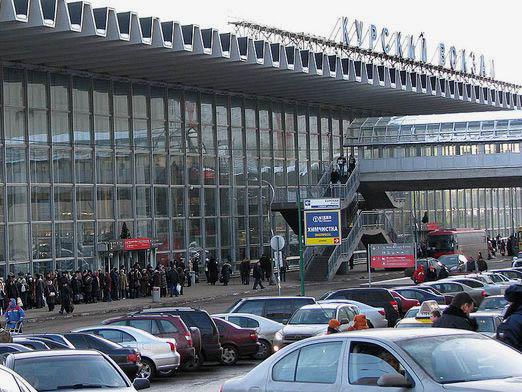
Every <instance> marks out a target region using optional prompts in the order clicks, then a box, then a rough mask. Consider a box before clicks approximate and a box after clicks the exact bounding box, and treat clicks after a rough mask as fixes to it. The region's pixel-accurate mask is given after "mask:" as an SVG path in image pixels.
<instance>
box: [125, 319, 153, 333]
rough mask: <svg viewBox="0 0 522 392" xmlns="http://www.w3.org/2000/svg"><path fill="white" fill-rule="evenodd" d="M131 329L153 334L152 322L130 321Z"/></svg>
mask: <svg viewBox="0 0 522 392" xmlns="http://www.w3.org/2000/svg"><path fill="white" fill-rule="evenodd" d="M129 327H133V328H136V329H141V330H142V331H146V332H148V333H152V320H129Z"/></svg>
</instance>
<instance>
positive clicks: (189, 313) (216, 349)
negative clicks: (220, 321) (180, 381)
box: [135, 307, 223, 366]
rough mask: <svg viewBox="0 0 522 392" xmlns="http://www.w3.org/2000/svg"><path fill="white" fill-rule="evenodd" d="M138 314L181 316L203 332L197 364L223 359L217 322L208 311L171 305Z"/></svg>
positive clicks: (187, 322) (187, 323) (191, 325)
mask: <svg viewBox="0 0 522 392" xmlns="http://www.w3.org/2000/svg"><path fill="white" fill-rule="evenodd" d="M136 314H140V315H149V314H170V315H172V316H179V317H181V319H182V320H183V322H184V323H185V324H186V325H187V327H189V328H197V329H198V330H199V331H200V333H201V350H200V351H199V352H196V354H197V355H198V360H199V361H198V363H197V364H196V366H199V365H201V364H202V363H203V362H220V361H221V354H222V351H223V350H222V348H221V344H220V342H219V332H218V329H217V327H216V323H215V322H214V321H213V320H212V318H211V317H210V316H209V314H208V313H207V312H206V311H204V310H201V309H194V308H189V307H169V308H153V309H143V310H142V311H141V312H139V313H136ZM136 314H135V315H136Z"/></svg>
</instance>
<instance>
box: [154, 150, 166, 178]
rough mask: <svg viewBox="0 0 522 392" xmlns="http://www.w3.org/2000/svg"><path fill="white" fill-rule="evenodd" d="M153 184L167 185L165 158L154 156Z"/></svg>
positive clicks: (163, 156)
mask: <svg viewBox="0 0 522 392" xmlns="http://www.w3.org/2000/svg"><path fill="white" fill-rule="evenodd" d="M154 183H155V184H165V185H166V184H167V183H168V182H167V156H165V155H159V154H155V155H154Z"/></svg>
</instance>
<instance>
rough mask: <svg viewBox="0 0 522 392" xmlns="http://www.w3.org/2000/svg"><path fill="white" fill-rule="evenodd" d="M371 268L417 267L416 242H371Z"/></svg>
mask: <svg viewBox="0 0 522 392" xmlns="http://www.w3.org/2000/svg"><path fill="white" fill-rule="evenodd" d="M370 255H371V256H370V266H371V268H413V267H415V245H414V244H371V245H370Z"/></svg>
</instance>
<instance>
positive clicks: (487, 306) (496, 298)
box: [477, 295, 509, 315]
mask: <svg viewBox="0 0 522 392" xmlns="http://www.w3.org/2000/svg"><path fill="white" fill-rule="evenodd" d="M508 305H509V302H508V301H507V300H506V298H504V296H503V295H491V296H489V297H486V298H484V300H483V301H482V303H481V304H480V306H479V307H478V309H477V311H478V312H490V313H497V314H501V315H502V314H504V310H505V309H506V306H508Z"/></svg>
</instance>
